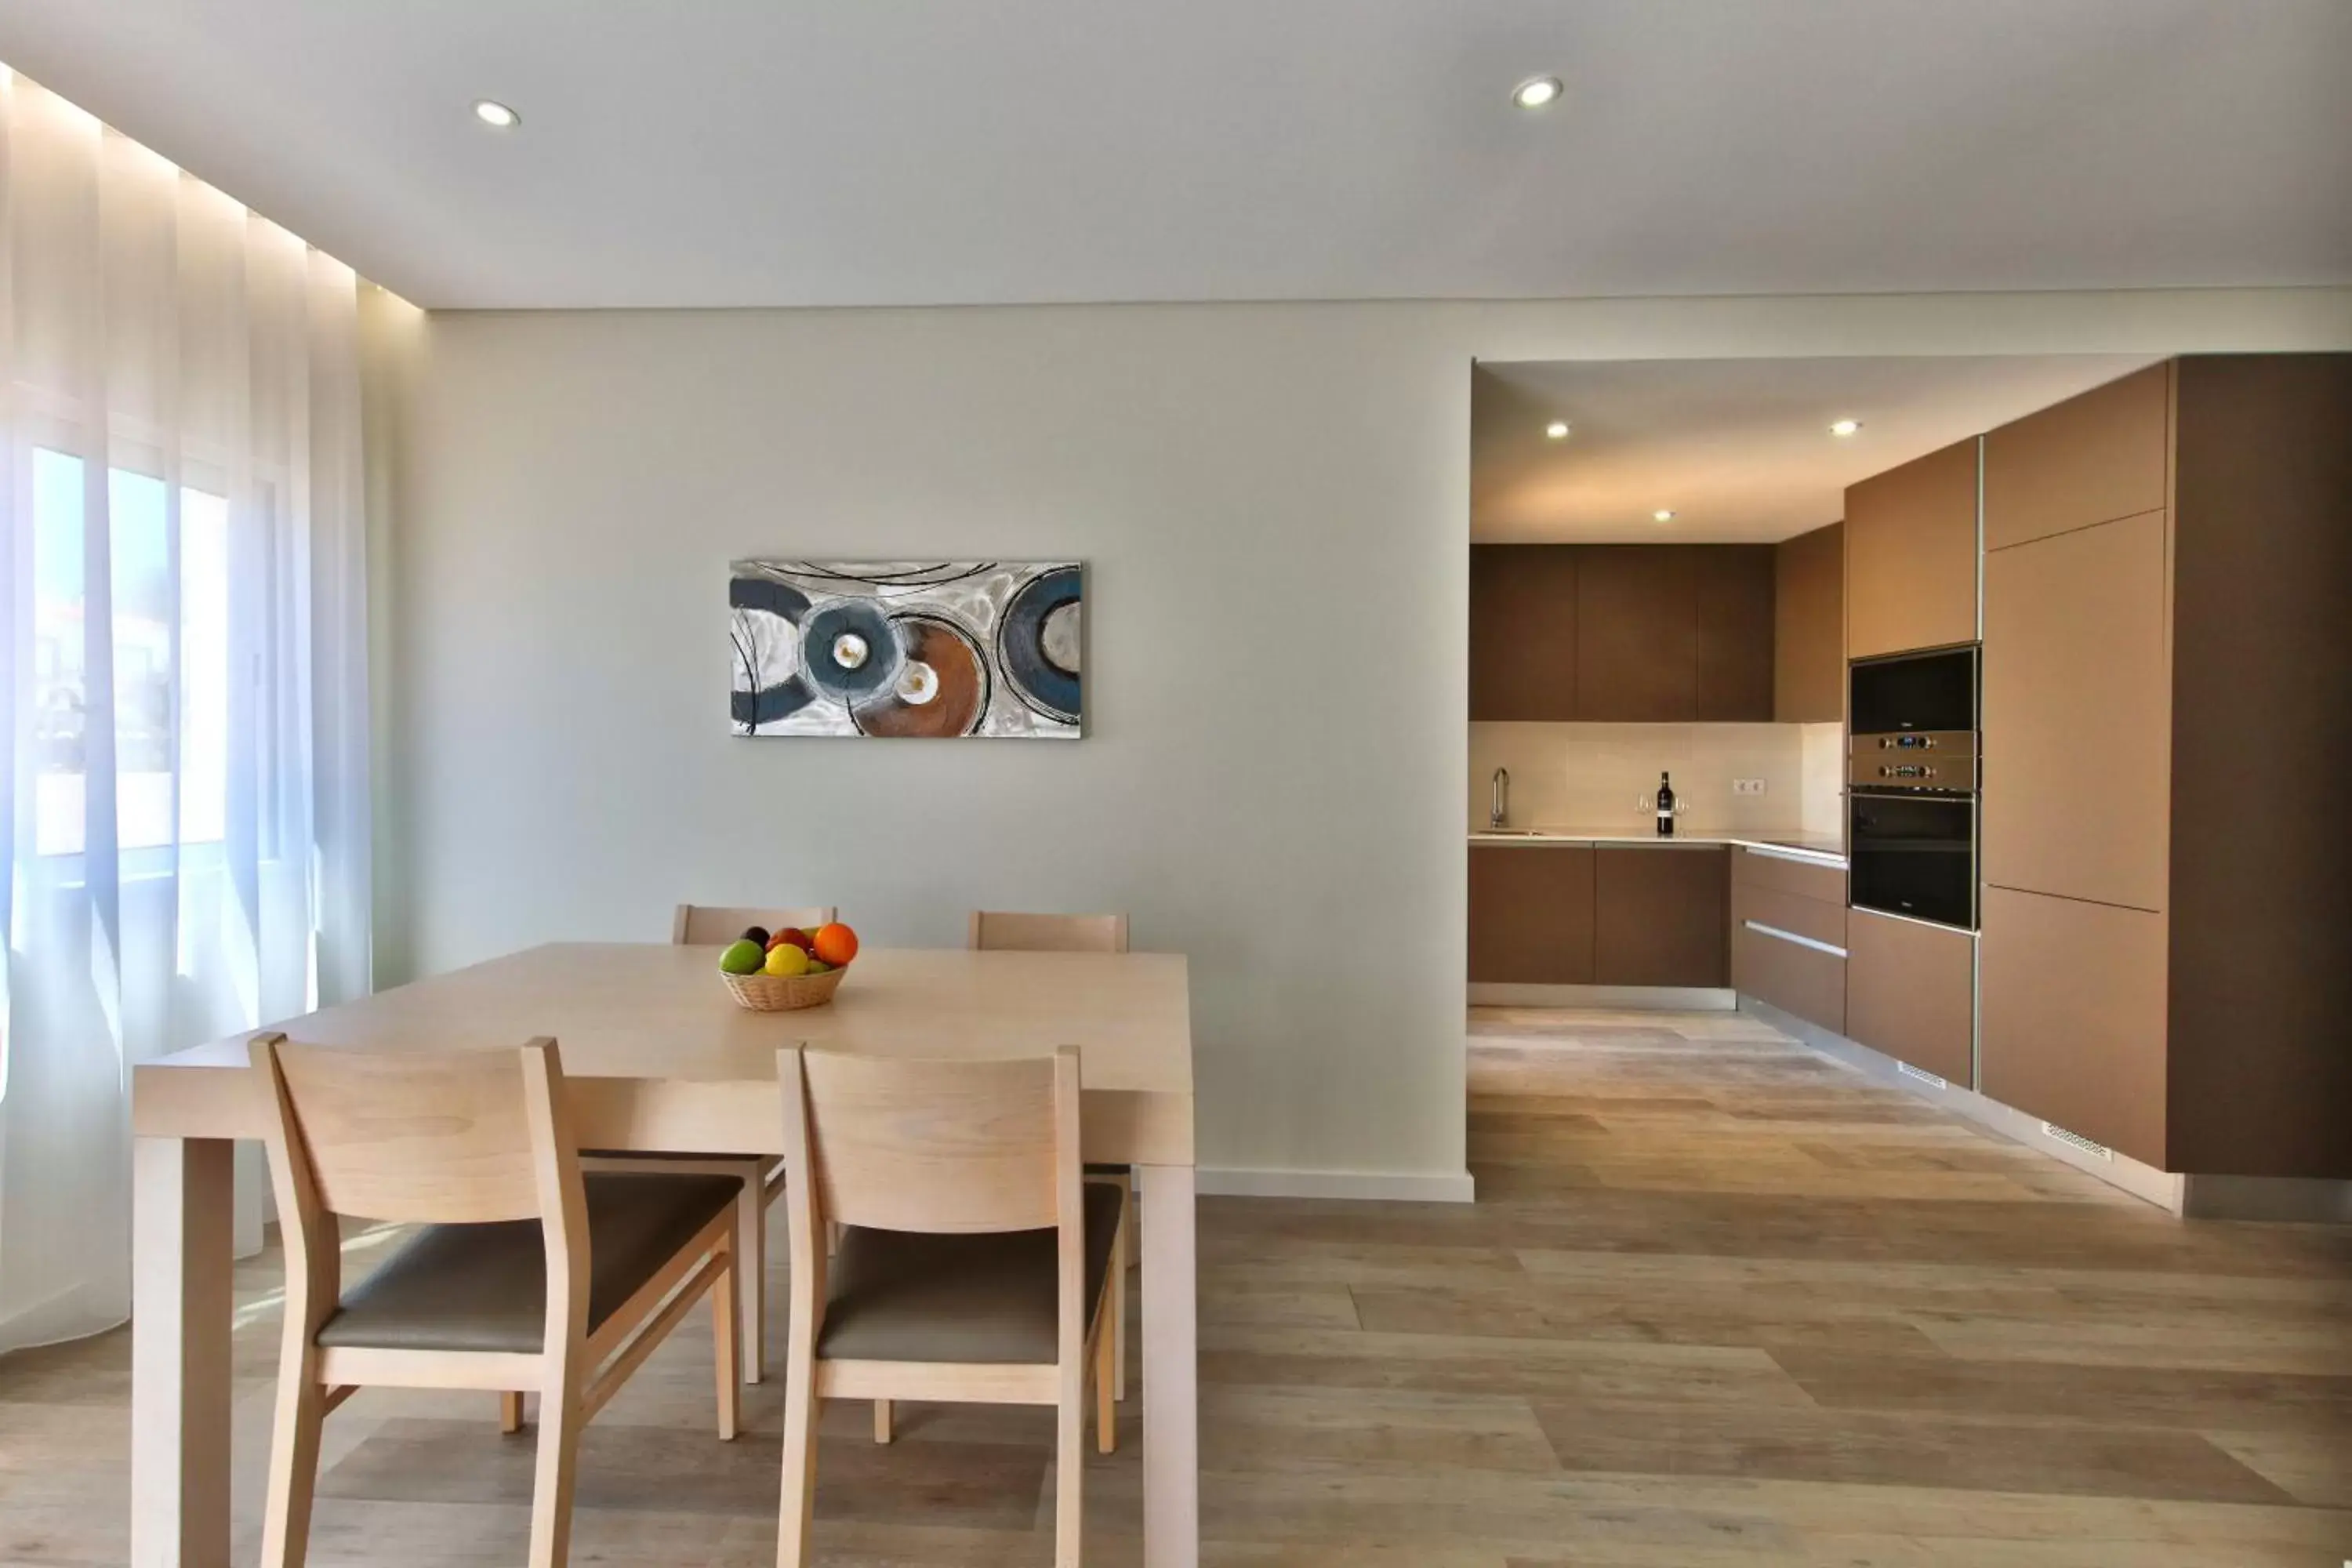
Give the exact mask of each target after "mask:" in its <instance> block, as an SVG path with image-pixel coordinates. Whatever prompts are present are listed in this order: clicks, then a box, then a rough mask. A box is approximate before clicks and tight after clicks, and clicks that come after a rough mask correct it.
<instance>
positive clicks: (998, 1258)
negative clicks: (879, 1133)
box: [816, 1185, 1119, 1364]
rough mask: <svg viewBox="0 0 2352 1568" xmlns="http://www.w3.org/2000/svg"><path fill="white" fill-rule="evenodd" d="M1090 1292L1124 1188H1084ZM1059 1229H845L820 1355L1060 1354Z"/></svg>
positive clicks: (1095, 1294)
mask: <svg viewBox="0 0 2352 1568" xmlns="http://www.w3.org/2000/svg"><path fill="white" fill-rule="evenodd" d="M1085 1203H1086V1229H1087V1237H1086V1241H1087V1282H1086V1295H1085V1298H1084V1299H1085V1300H1087V1301H1090V1302H1091V1301H1098V1300H1101V1299H1102V1291H1103V1279H1104V1278H1105V1277H1106V1276H1107V1275H1108V1273H1109V1272H1110V1255H1111V1241H1112V1238H1113V1237H1114V1236H1115V1235H1116V1234H1117V1232H1118V1213H1119V1194H1118V1188H1116V1187H1107V1186H1098V1185H1097V1186H1089V1187H1087V1189H1086V1194H1085ZM1055 1267H1056V1265H1055V1232H1053V1231H1050V1230H1015V1231H997V1232H991V1233H983V1234H980V1235H965V1236H952V1235H950V1236H941V1235H932V1234H917V1233H913V1232H908V1231H897V1230H869V1229H866V1228H865V1227H863V1226H848V1227H846V1228H845V1229H844V1230H843V1232H842V1236H841V1250H840V1252H839V1254H838V1255H837V1256H836V1257H835V1258H834V1260H833V1263H832V1266H831V1270H830V1274H829V1279H828V1284H829V1287H830V1289H828V1290H827V1292H826V1297H827V1299H826V1301H825V1308H824V1329H823V1331H821V1332H819V1334H818V1335H817V1342H816V1353H817V1355H818V1357H819V1358H820V1359H822V1360H827V1361H895V1362H908V1361H912V1362H973V1363H989V1364H1042V1363H1052V1362H1053V1361H1054V1360H1055V1358H1056V1356H1057V1355H1058V1354H1059V1346H1058V1344H1057V1343H1056V1341H1055V1335H1056V1333H1057V1331H1058V1330H1057V1328H1056V1324H1057V1322H1058V1321H1059V1316H1060V1310H1059V1307H1058V1305H1057V1302H1058V1300H1059V1297H1058V1294H1057V1292H1058V1290H1059V1289H1060V1287H1059V1282H1058V1280H1057V1279H1056V1277H1055Z"/></svg>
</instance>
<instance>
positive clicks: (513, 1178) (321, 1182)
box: [248, 1036, 577, 1225]
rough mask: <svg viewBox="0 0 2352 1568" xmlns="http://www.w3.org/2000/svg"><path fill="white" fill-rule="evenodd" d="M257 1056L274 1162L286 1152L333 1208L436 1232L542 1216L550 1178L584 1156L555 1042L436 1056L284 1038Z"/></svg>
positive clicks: (259, 1044) (261, 1042)
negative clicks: (564, 1096) (269, 1099)
mask: <svg viewBox="0 0 2352 1568" xmlns="http://www.w3.org/2000/svg"><path fill="white" fill-rule="evenodd" d="M248 1049H249V1051H250V1053H251V1060H252V1063H253V1066H254V1067H255V1068H256V1069H257V1072H258V1073H259V1074H260V1075H261V1077H262V1079H263V1080H264V1081H265V1082H266V1083H267V1084H268V1086H269V1089H270V1091H271V1092H272V1095H273V1099H274V1101H275V1104H276V1107H277V1110H278V1116H277V1117H276V1118H275V1119H273V1122H272V1127H271V1131H272V1136H271V1137H270V1138H269V1140H268V1142H269V1144H270V1153H271V1157H272V1163H273V1166H274V1165H275V1163H277V1161H278V1158H280V1157H281V1156H282V1157H283V1158H284V1159H285V1160H286V1161H287V1162H288V1163H289V1164H292V1165H298V1166H299V1170H300V1172H301V1173H302V1174H303V1175H304V1176H306V1177H307V1180H308V1184H309V1186H310V1192H311V1194H312V1195H313V1196H314V1197H315V1198H316V1200H317V1203H318V1205H319V1206H320V1207H321V1208H322V1209H323V1210H325V1211H326V1212H328V1213H331V1214H341V1215H364V1216H365V1217H367V1218H369V1219H378V1220H390V1221H394V1222H397V1223H402V1224H428V1225H471V1224H480V1223H484V1222H488V1221H496V1220H518V1219H539V1218H541V1217H543V1216H544V1215H546V1213H547V1212H548V1206H549V1205H548V1199H549V1197H550V1195H551V1194H550V1191H549V1185H548V1184H549V1178H550V1177H551V1176H555V1177H558V1178H559V1179H560V1175H561V1168H562V1165H564V1164H565V1163H572V1161H573V1158H574V1155H575V1152H574V1151H573V1150H572V1147H571V1146H570V1141H569V1139H568V1138H566V1137H565V1136H564V1133H565V1132H566V1131H568V1129H567V1128H566V1127H565V1126H564V1124H563V1113H562V1104H561V1096H560V1086H561V1083H562V1065H561V1063H560V1062H559V1061H558V1059H557V1057H556V1052H555V1042H553V1041H552V1040H534V1041H532V1042H531V1043H530V1045H528V1046H525V1047H522V1048H521V1049H520V1051H461V1052H446V1053H435V1052H425V1051H399V1052H394V1051H360V1050H342V1049H338V1048H335V1047H325V1046H303V1045H296V1044H294V1043H292V1042H291V1041H289V1040H287V1039H285V1038H284V1037H282V1036H278V1037H260V1038H257V1039H255V1040H254V1041H253V1042H252V1044H251V1045H250V1047H248ZM576 1178H577V1171H576V1164H575V1167H574V1179H575V1180H576Z"/></svg>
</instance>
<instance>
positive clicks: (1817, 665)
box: [1772, 522, 1845, 724]
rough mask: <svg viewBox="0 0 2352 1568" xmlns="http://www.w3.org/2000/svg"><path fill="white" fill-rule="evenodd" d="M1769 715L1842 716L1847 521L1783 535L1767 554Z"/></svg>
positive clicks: (1809, 719)
mask: <svg viewBox="0 0 2352 1568" xmlns="http://www.w3.org/2000/svg"><path fill="white" fill-rule="evenodd" d="M1772 556H1773V561H1772V569H1773V577H1774V583H1773V589H1772V600H1773V606H1772V614H1773V623H1772V624H1773V635H1772V717H1773V718H1775V719H1777V720H1779V721H1780V722H1781V723H1783V724H1822V723H1832V724H1833V723H1835V722H1837V721H1839V720H1840V719H1843V718H1844V717H1845V525H1844V524H1843V523H1842V522H1833V523H1832V524H1830V525H1829V526H1828V527H1827V528H1817V529H1815V530H1813V531H1811V533H1801V534H1799V535H1797V537H1796V538H1794V539H1790V540H1783V541H1782V542H1780V544H1779V545H1778V546H1777V547H1776V548H1775V549H1774V550H1773V552H1772Z"/></svg>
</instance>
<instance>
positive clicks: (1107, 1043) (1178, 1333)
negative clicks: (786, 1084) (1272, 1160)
mask: <svg viewBox="0 0 2352 1568" xmlns="http://www.w3.org/2000/svg"><path fill="white" fill-rule="evenodd" d="M717 955H718V950H717V949H716V948H709V947H674V946H669V945H667V944H663V945H658V946H656V945H651V944H643V943H582V942H565V943H558V944H554V945H551V946H545V947H535V948H531V949H530V950H528V951H526V952H517V953H513V954H510V955H509V956H506V957H503V958H496V959H492V960H490V961H488V962H487V963H478V964H475V965H473V966H472V967H470V968H467V969H459V970H456V971H453V972H451V973H446V974H440V975H436V976H434V977H433V978H431V979H426V980H419V981H416V982H415V983H413V984H407V985H401V986H396V987H394V988H393V989H390V990H386V991H381V992H378V993H376V994H373V995H371V996H367V997H363V998H362V999H360V1000H358V1001H355V1002H346V1003H342V1004H341V1005H336V1006H332V1007H324V1008H321V1009H320V1010H319V1011H317V1012H314V1013H309V1014H305V1015H303V1016H300V1017H299V1018H289V1019H287V1020H285V1021H283V1022H282V1023H278V1024H274V1025H271V1026H268V1029H269V1030H273V1031H282V1032H283V1033H285V1034H286V1035H288V1036H289V1037H291V1038H293V1039H296V1040H299V1041H302V1042H304V1043H307V1044H313V1045H324V1046H347V1047H355V1048H359V1047H364V1048H368V1049H380V1050H401V1051H467V1050H488V1049H496V1048H499V1047H515V1046H519V1045H520V1044H521V1043H523V1042H524V1041H525V1040H528V1039H530V1038H533V1037H538V1036H542V1035H545V1036H551V1037H554V1038H555V1040H556V1041H557V1044H558V1047H559V1048H560V1050H561V1051H562V1059H563V1071H564V1080H565V1091H566V1093H567V1095H568V1096H569V1097H570V1100H571V1110H572V1121H573V1123H574V1125H575V1127H576V1128H577V1130H578V1133H579V1137H580V1141H581V1142H582V1144H583V1146H584V1147H589V1148H595V1149H608V1150H620V1151H629V1152H646V1153H734V1154H748V1153H772V1154H781V1153H782V1152H783V1147H784V1143H783V1113H782V1100H781V1097H780V1096H779V1094H778V1092H777V1089H776V1064H775V1053H776V1049H777V1047H780V1046H785V1045H791V1044H794V1043H800V1042H805V1043H808V1044H810V1045H814V1046H815V1047H820V1048H822V1049H826V1050H839V1051H855V1052H862V1053H863V1052H870V1053H873V1054H875V1055H879V1056H892V1057H908V1058H955V1057H964V1058H989V1057H1005V1056H1020V1055H1035V1054H1042V1053H1045V1052H1047V1051H1051V1050H1052V1049H1054V1048H1055V1047H1059V1046H1065V1045H1074V1046H1076V1047H1078V1053H1079V1070H1080V1075H1081V1078H1082V1079H1083V1082H1084V1085H1085V1102H1084V1107H1083V1130H1082V1133H1081V1142H1082V1143H1083V1146H1084V1153H1085V1158H1086V1159H1087V1160H1088V1161H1090V1162H1097V1163H1114V1164H1127V1165H1133V1166H1135V1167H1136V1168H1137V1171H1136V1173H1137V1178H1138V1182H1137V1184H1138V1188H1139V1203H1140V1206H1141V1210H1142V1218H1141V1225H1140V1227H1139V1230H1140V1234H1139V1241H1140V1243H1141V1268H1142V1278H1141V1280H1140V1286H1141V1291H1142V1314H1141V1321H1140V1325H1139V1328H1140V1336H1141V1340H1142V1360H1143V1384H1142V1401H1143V1532H1144V1552H1143V1558H1144V1562H1145V1563H1146V1564H1147V1568H1180V1565H1181V1568H1191V1565H1192V1564H1193V1563H1196V1562H1197V1561H1198V1558H1199V1542H1200V1493H1199V1475H1200V1465H1199V1432H1198V1423H1199V1398H1198V1394H1197V1390H1196V1356H1195V1348H1194V1347H1195V1300H1196V1289H1197V1287H1196V1268H1195V1257H1194V1230H1193V1192H1194V1183H1193V1152H1192V1022H1191V1009H1190V1003H1189V998H1188V994H1187V979H1186V973H1185V963H1184V959H1183V958H1182V957H1181V955H1179V954H1174V953H1149V952H1138V953H1079V952H961V951H949V950H911V949H909V950H897V951H893V950H871V951H868V952H865V953H863V954H861V955H860V956H859V957H858V959H857V961H856V963H854V964H853V965H852V966H851V968H850V973H849V974H848V975H847V976H846V977H845V980H844V981H843V984H842V985H841V988H840V990H839V992H838V993H837V994H836V995H835V1000H834V1001H833V1002H831V1003H830V1004H828V1005H824V1006H821V1007H813V1008H808V1009H804V1010H802V1011H798V1012H788V1013H754V1012H750V1011H747V1010H745V1009H743V1008H741V1007H740V1006H738V1005H736V1004H735V1002H734V1001H733V999H732V998H731V997H730V995H729V994H728V992H727V990H726V988H725V986H724V984H723V983H722V982H721V980H720V977H719V973H718V963H717ZM249 1038H250V1035H249V1034H248V1035H238V1036H236V1037H231V1038H228V1039H224V1040H219V1041H215V1042H214V1043H213V1044H211V1045H207V1046H200V1047H196V1048H195V1049H193V1050H187V1051H182V1052H179V1053H177V1054H176V1055H173V1056H169V1057H165V1058H161V1059H159V1060H156V1061H153V1062H149V1063H145V1064H142V1065H141V1066H140V1067H139V1068H136V1069H135V1071H134V1073H133V1075H132V1083H131V1131H132V1134H133V1139H132V1214H133V1221H132V1233H133V1234H132V1246H133V1260H132V1319H131V1563H133V1565H134V1568H226V1563H228V1561H229V1537H230V1522H229V1426H230V1379H229V1361H230V1358H229V1331H230V1321H231V1304H230V1277H231V1253H232V1250H233V1249H232V1243H231V1223H232V1219H231V1216H232V1209H233V1192H232V1189H233V1176H232V1170H233V1158H232V1157H233V1153H234V1150H235V1147H236V1140H237V1139H240V1138H258V1137H259V1136H260V1135H261V1128H262V1120H261V1119H262V1115H263V1109H264V1108H263V1105H262V1103H261V1101H259V1100H257V1098H256V1090H255V1086H254V1082H253V1080H252V1078H251V1076H250V1074H249V1072H248V1069H247V1061H246V1049H247V1040H248V1039H249Z"/></svg>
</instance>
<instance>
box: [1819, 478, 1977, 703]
mask: <svg viewBox="0 0 2352 1568" xmlns="http://www.w3.org/2000/svg"><path fill="white" fill-rule="evenodd" d="M1845 606H1846V607H1845V632H1846V635H1845V647H1846V657H1847V658H1873V657H1874V656H1876V655H1879V654H1885V653H1906V652H1909V651H1911V650H1913V649H1916V648H1927V647H1946V646H1947V645H1949V644H1952V643H1965V642H1974V641H1975V640H1976V637H1977V440H1976V438H1975V437H1970V438H1969V439H1968V440H1966V441H1959V442H1955V443H1954V444H1953V445H1951V446H1949V447H1944V448H1942V449H1941V450H1940V451H1935V452H1930V453H1928V454H1927V456H1926V457H1924V458H1916V459H1914V460H1913V461H1911V462H1908V463H1906V464H1904V465H1903V466H1902V467H1901V468H1890V469H1888V470H1887V471H1886V472H1885V473H1883V474H1877V475H1874V476H1873V477H1871V478H1870V479H1864V480H1863V481H1862V482H1861V483H1859V484H1855V485H1849V486H1848V487H1847V488H1846V492H1845Z"/></svg>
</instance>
